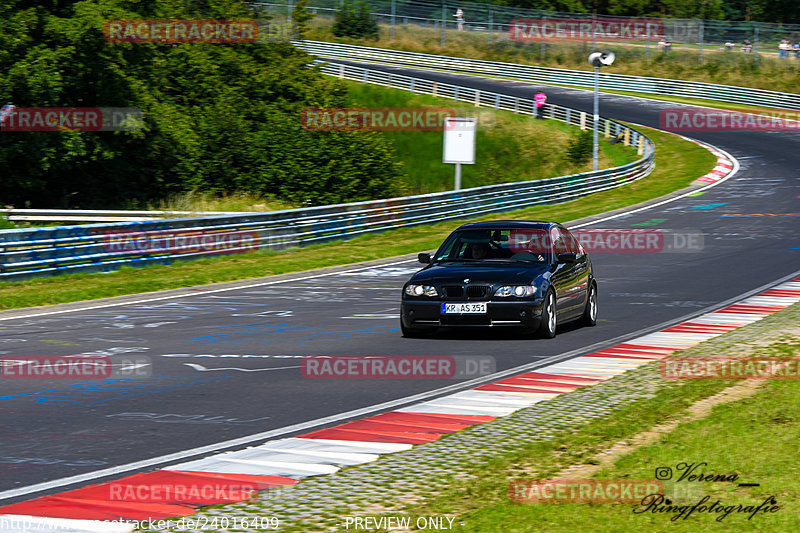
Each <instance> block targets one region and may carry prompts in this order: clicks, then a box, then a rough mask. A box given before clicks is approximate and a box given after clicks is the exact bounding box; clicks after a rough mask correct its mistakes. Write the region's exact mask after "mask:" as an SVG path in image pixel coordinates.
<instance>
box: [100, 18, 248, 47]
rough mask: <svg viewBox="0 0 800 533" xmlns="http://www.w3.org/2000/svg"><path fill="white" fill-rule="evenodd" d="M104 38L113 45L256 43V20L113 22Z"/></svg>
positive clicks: (109, 22) (107, 27)
mask: <svg viewBox="0 0 800 533" xmlns="http://www.w3.org/2000/svg"><path fill="white" fill-rule="evenodd" d="M103 35H104V36H105V39H106V41H108V42H111V43H156V44H166V43H254V42H256V41H257V40H258V22H257V21H255V20H176V19H154V20H146V19H129V20H109V21H106V23H105V24H104V26H103Z"/></svg>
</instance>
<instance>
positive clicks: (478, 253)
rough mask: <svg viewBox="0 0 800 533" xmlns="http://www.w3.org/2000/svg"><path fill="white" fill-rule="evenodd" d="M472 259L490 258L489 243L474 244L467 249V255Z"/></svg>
mask: <svg viewBox="0 0 800 533" xmlns="http://www.w3.org/2000/svg"><path fill="white" fill-rule="evenodd" d="M465 256H467V257H468V258H470V259H486V258H487V257H489V243H485V242H473V243H471V244H470V245H469V247H468V248H467V253H466V254H465Z"/></svg>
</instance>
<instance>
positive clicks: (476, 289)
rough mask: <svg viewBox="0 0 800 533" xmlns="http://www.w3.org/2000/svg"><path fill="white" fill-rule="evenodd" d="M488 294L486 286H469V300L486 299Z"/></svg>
mask: <svg viewBox="0 0 800 533" xmlns="http://www.w3.org/2000/svg"><path fill="white" fill-rule="evenodd" d="M488 292H489V287H487V286H486V285H467V298H486V293H488Z"/></svg>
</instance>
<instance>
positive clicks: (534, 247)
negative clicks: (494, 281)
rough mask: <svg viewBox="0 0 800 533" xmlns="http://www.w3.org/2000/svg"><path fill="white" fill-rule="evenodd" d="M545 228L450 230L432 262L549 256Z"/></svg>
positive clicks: (545, 259)
mask: <svg viewBox="0 0 800 533" xmlns="http://www.w3.org/2000/svg"><path fill="white" fill-rule="evenodd" d="M549 242H550V241H549V239H548V231H547V230H546V229H531V228H522V229H501V228H497V229H493V228H488V229H467V230H459V231H455V232H453V233H452V234H451V235H450V236H449V237H448V238H447V240H446V241H445V242H444V244H442V246H441V247H440V248H439V250H438V251H437V252H436V255H435V256H434V258H433V260H434V261H522V262H537V263H545V262H548V261H549V259H550V252H551V250H550V245H549Z"/></svg>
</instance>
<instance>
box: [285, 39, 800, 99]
mask: <svg viewBox="0 0 800 533" xmlns="http://www.w3.org/2000/svg"><path fill="white" fill-rule="evenodd" d="M293 44H294V45H295V46H297V47H298V48H301V49H302V50H305V51H306V52H308V53H310V54H312V55H315V56H318V57H321V58H328V59H341V60H349V61H363V62H366V63H378V64H385V65H396V66H405V67H416V68H423V69H431V70H440V71H449V72H461V73H468V74H477V75H481V76H495V77H500V78H513V79H518V80H523V81H530V82H533V83H541V84H551V85H570V86H573V87H588V88H591V87H593V86H594V73H593V72H591V71H582V70H567V69H558V68H548V67H537V66H534V65H519V64H516V63H500V62H495V61H483V60H480V59H467V58H462V57H449V56H437V55H431V54H420V53H417V52H403V51H400V50H389V49H385V48H371V47H367V46H355V45H349V44H339V43H329V42H321V41H294V42H293ZM600 88H601V89H612V90H620V91H632V92H640V93H646V94H656V95H663V96H680V97H684V98H700V99H705V100H718V101H721V102H730V103H736V104H750V105H760V106H768V107H775V108H779V109H792V110H797V109H800V94H794V93H781V92H778V91H767V90H765V89H752V88H749V87H737V86H733V85H717V84H714V83H704V82H696V81H683V80H671V79H664V78H650V77H647V76H628V75H624V74H607V73H602V72H601V73H600Z"/></svg>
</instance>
